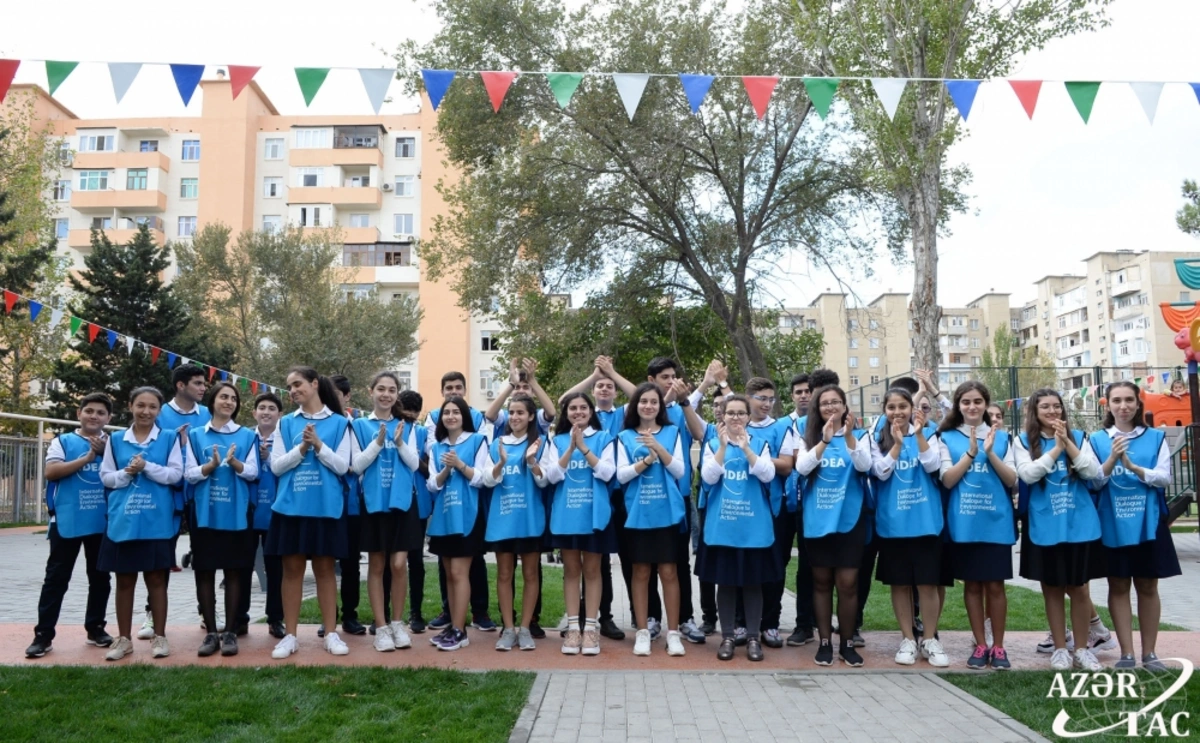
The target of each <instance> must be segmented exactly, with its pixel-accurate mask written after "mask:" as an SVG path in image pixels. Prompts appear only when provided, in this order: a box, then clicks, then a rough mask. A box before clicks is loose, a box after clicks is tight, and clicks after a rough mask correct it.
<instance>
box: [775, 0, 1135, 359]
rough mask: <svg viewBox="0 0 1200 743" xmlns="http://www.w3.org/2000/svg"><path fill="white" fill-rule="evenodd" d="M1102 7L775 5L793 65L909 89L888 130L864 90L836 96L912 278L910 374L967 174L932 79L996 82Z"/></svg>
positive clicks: (926, 346)
mask: <svg viewBox="0 0 1200 743" xmlns="http://www.w3.org/2000/svg"><path fill="white" fill-rule="evenodd" d="M1111 2H1112V0H1015V1H1012V2H980V1H979V0H781V1H780V2H778V4H777V6H776V7H777V8H778V11H779V13H780V14H781V15H786V16H788V17H791V18H792V19H793V20H794V26H793V28H794V36H793V38H795V40H796V42H797V47H798V49H797V50H796V52H797V54H800V55H803V56H804V57H806V58H807V63H808V65H809V69H810V70H811V71H812V72H813V73H816V74H821V75H828V76H832V77H848V76H855V77H865V78H875V77H899V78H908V79H909V83H908V86H907V88H908V89H907V92H906V93H905V94H904V96H903V97H902V98H901V101H900V106H899V109H898V110H897V111H896V116H895V118H894V119H888V117H887V115H886V113H885V112H884V111H883V109H882V107H881V106H880V105H879V103H878V100H877V98H876V96H875V94H874V92H872V90H871V85H870V83H868V82H865V81H863V82H858V83H843V84H842V86H841V87H840V88H839V97H841V98H842V100H844V101H845V102H846V105H847V107H848V109H849V111H850V113H851V115H852V116H853V118H854V125H855V128H856V129H857V130H858V131H859V132H860V133H861V134H862V135H863V136H864V137H865V139H866V141H867V142H868V143H869V145H870V148H869V151H870V152H871V153H872V158H871V164H870V170H869V173H870V176H869V177H871V178H872V180H873V181H874V182H876V183H878V184H879V185H880V186H881V187H883V188H885V189H886V190H888V191H890V193H891V194H892V195H893V196H894V197H895V199H896V201H897V202H898V204H899V207H900V209H901V211H902V213H903V216H904V220H905V223H906V227H907V233H908V234H907V241H908V242H910V243H911V248H912V259H913V268H914V277H913V291H912V300H911V304H910V306H909V316H910V318H911V319H912V323H913V329H912V332H913V336H914V339H915V341H916V345H915V348H914V351H915V355H916V365H917V366H918V367H924V368H927V369H931V368H934V367H935V366H936V365H937V362H938V358H939V349H938V321H939V319H940V317H941V307H940V306H939V305H938V291H937V285H938V277H937V265H938V253H937V240H938V235H939V232H944V231H945V229H946V223H947V220H948V219H949V217H950V215H951V214H952V213H953V212H955V211H961V210H963V208H964V206H965V203H966V198H965V194H964V192H963V187H964V185H965V184H966V183H967V181H968V178H969V176H970V171H969V169H968V168H967V167H965V166H964V167H956V168H950V167H947V165H946V153H947V152H948V150H949V148H950V147H951V146H952V145H953V144H954V143H955V142H956V141H958V140H959V139H960V138H961V137H962V136H963V134H964V132H963V129H962V127H961V126H960V123H959V117H958V116H957V115H956V114H955V112H954V110H953V109H949V110H948V107H949V106H950V104H951V101H950V98H949V96H948V94H947V92H946V89H945V87H944V86H943V84H942V83H941V80H943V79H966V80H985V79H988V78H993V77H1004V76H1005V75H1007V74H1008V73H1009V72H1011V71H1012V70H1013V69H1014V67H1015V65H1016V64H1017V63H1018V62H1019V61H1020V59H1021V57H1022V56H1023V55H1025V54H1027V53H1028V52H1030V51H1032V50H1035V49H1041V48H1043V47H1044V46H1045V45H1046V44H1047V43H1049V42H1050V41H1052V40H1054V39H1058V38H1061V37H1064V36H1070V35H1072V34H1076V33H1080V32H1083V31H1090V30H1092V29H1095V28H1098V27H1101V26H1104V25H1106V24H1107V23H1108V20H1107V16H1106V14H1105V13H1106V6H1108V5H1109V4H1110V3H1111Z"/></svg>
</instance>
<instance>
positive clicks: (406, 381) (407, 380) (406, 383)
mask: <svg viewBox="0 0 1200 743" xmlns="http://www.w3.org/2000/svg"><path fill="white" fill-rule="evenodd" d="M398 296H404V295H403V294H401V295H398ZM396 376H397V377H399V378H400V379H399V382H400V384H399V385H398V386H399V387H400V391H401V392H403V391H404V390H411V389H412V372H410V371H398V372H396Z"/></svg>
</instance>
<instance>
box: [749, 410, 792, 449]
mask: <svg viewBox="0 0 1200 743" xmlns="http://www.w3.org/2000/svg"><path fill="white" fill-rule="evenodd" d="M774 424H775V419H774V418H772V417H770V416H767V417H766V418H763V419H762V420H761V421H758V422H757V423H755V422H754V420H751V421H750V422H749V423H747V424H746V427H747V428H769V427H770V426H772V425H774ZM799 448H800V436H799V435H798V434H797V433H796V427H795V426H788V429H787V433H785V434H784V435H783V441H781V442H780V444H779V457H780V458H783V457H789V456H792V454H793V453H794V452H795V451H796V450H797V449H799Z"/></svg>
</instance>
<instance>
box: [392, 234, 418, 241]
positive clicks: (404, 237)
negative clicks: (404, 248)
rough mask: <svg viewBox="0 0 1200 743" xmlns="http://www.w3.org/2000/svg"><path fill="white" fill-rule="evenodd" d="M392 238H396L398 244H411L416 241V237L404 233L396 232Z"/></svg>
mask: <svg viewBox="0 0 1200 743" xmlns="http://www.w3.org/2000/svg"><path fill="white" fill-rule="evenodd" d="M392 236H393V237H395V238H396V242H402V243H410V242H413V241H414V240H416V238H415V237H413V236H412V235H409V234H407V233H404V232H394V233H392Z"/></svg>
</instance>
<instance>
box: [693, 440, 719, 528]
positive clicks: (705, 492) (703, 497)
mask: <svg viewBox="0 0 1200 743" xmlns="http://www.w3.org/2000/svg"><path fill="white" fill-rule="evenodd" d="M716 440H717V424H715V423H709V424H708V425H707V426H706V427H705V429H704V440H703V441H701V442H700V450H701V451H703V450H704V447H706V446H708V444H709V442H710V441H716ZM701 461H703V458H701ZM712 489H713V486H712V485H709V484H708V483H706V482H705V481H704V478H703V477H702V478H700V492H699V494H698V495H697V496H696V508H698V509H700V510H704V509H705V508H707V507H708V496H709V494H710V493H712Z"/></svg>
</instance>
